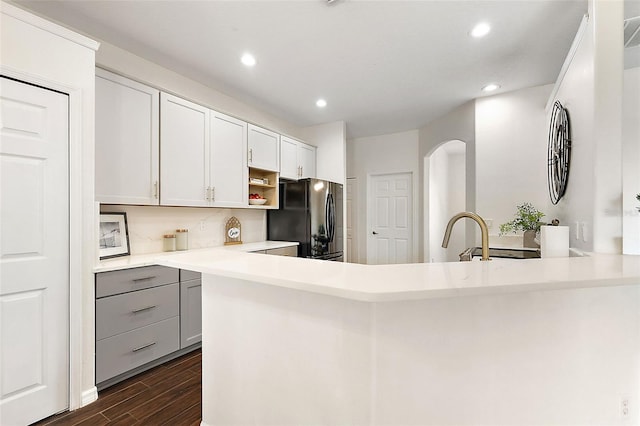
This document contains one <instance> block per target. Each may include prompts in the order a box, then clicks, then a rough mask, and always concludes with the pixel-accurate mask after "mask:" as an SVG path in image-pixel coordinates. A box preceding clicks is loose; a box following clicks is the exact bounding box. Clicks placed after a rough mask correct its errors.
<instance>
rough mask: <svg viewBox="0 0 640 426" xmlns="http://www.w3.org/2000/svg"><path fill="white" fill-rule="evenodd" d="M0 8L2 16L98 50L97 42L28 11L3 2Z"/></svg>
mask: <svg viewBox="0 0 640 426" xmlns="http://www.w3.org/2000/svg"><path fill="white" fill-rule="evenodd" d="M0 6H1V8H2V13H3V14H5V15H7V16H11V17H12V18H15V19H17V20H20V21H22V22H24V23H26V24H29V25H32V26H34V27H36V28H40V29H41V30H44V31H47V32H49V33H51V34H53V35H56V36H58V37H62V38H64V39H67V40H69V41H71V42H73V43H76V44H79V45H81V46H84V47H87V48H89V49H92V50H94V51H96V50H98V48H99V47H100V43H98V42H97V41H95V40H92V39H90V38H89V37H86V36H83V35H82V34H78V33H76V32H73V31H71V30H70V29H68V28H65V27H63V26H61V25H58V24H55V23H53V22H51V21H47V20H46V19H43V18H41V17H39V16H37V15H34V14H33V13H32V12H30V11H26V10H24V9H21V8H19V7H17V6H14V5H11V4H9V3H5V2H1V3H0Z"/></svg>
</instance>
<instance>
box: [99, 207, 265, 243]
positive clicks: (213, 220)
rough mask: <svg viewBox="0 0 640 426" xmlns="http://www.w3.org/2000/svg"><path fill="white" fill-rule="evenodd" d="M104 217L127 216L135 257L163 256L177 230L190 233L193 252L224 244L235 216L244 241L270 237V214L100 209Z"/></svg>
mask: <svg viewBox="0 0 640 426" xmlns="http://www.w3.org/2000/svg"><path fill="white" fill-rule="evenodd" d="M100 211H101V212H103V213H112V212H125V213H127V223H128V228H129V245H130V247H131V249H130V250H131V254H132V255H133V254H146V253H157V252H161V251H162V248H163V245H162V242H163V235H165V234H174V233H175V231H176V229H188V230H189V248H190V249H196V248H206V247H215V246H221V245H223V244H224V225H225V223H226V221H227V220H228V219H229V218H230V217H232V216H235V217H237V218H238V220H240V223H241V225H242V241H243V242H246V243H251V242H257V241H264V240H266V236H267V214H266V210H258V209H223V208H196V207H160V206H125V205H110V204H109V205H106V204H103V205H101V206H100Z"/></svg>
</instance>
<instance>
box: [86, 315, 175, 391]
mask: <svg viewBox="0 0 640 426" xmlns="http://www.w3.org/2000/svg"><path fill="white" fill-rule="evenodd" d="M178 349H180V318H179V317H173V318H169V319H166V320H164V321H160V322H157V323H155V324H151V325H148V326H146V327H142V328H138V329H136V330H133V331H129V332H126V333H122V334H118V335H116V336H113V337H109V338H107V339H102V340H98V341H97V342H96V383H101V382H103V381H105V380H107V379H110V378H112V377H115V376H117V375H118V374H122V373H124V372H126V371H129V370H131V369H133V368H136V367H139V366H141V365H144V364H146V363H148V362H151V361H153V360H154V359H157V358H160V357H162V356H164V355H167V354H169V353H171V352H174V351H177V350H178Z"/></svg>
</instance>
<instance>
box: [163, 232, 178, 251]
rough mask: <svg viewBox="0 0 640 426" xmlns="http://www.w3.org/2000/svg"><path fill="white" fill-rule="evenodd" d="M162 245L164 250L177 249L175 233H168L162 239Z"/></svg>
mask: <svg viewBox="0 0 640 426" xmlns="http://www.w3.org/2000/svg"><path fill="white" fill-rule="evenodd" d="M162 247H163V249H164V251H176V236H175V235H173V234H167V235H165V236H164V238H163V241H162Z"/></svg>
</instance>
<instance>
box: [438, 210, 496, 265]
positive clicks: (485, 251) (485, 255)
mask: <svg viewBox="0 0 640 426" xmlns="http://www.w3.org/2000/svg"><path fill="white" fill-rule="evenodd" d="M463 217H467V218H469V219H473V220H475V221H476V223H477V224H478V225H479V226H480V232H481V233H482V260H491V259H490V258H489V228H488V227H487V224H486V223H485V221H484V219H482V218H481V217H480V216H479V215H477V214H475V213H471V212H462V213H458V214H457V215H455V216H453V217H452V218H451V219H450V220H449V223H447V229H446V230H445V231H444V239H443V240H442V247H443V248H447V246H448V245H449V238H451V230H452V229H453V225H454V224H455V223H456V222H457V221H458V220H459V219H462V218H463Z"/></svg>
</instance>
